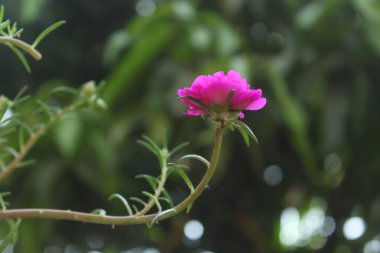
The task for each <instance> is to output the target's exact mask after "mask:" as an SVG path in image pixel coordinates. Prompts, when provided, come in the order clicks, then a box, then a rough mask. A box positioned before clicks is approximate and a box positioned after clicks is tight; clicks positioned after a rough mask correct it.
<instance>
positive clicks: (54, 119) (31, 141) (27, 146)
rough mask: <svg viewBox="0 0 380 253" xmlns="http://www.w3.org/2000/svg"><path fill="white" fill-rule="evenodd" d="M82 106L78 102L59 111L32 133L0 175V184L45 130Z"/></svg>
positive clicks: (80, 102) (81, 103) (81, 102)
mask: <svg viewBox="0 0 380 253" xmlns="http://www.w3.org/2000/svg"><path fill="white" fill-rule="evenodd" d="M83 104H84V102H83V101H78V102H77V103H74V104H72V105H70V106H68V107H66V108H64V109H62V110H59V111H58V112H57V113H56V114H55V115H54V116H53V117H51V118H50V119H49V121H48V122H47V123H46V124H44V125H42V126H40V127H39V128H38V129H37V130H36V131H34V132H33V133H32V134H31V135H30V137H29V139H28V141H27V142H26V143H25V145H24V146H23V147H22V148H21V150H20V152H19V153H18V155H17V156H16V157H15V158H14V159H13V160H12V161H11V162H10V163H9V164H8V166H7V167H6V168H5V170H3V171H2V172H1V173H0V182H1V181H2V180H3V179H4V178H6V177H7V176H8V175H9V174H10V173H12V172H13V171H14V169H16V167H17V165H18V164H19V163H20V162H21V161H22V160H23V159H24V158H25V156H26V155H27V154H28V153H29V151H30V150H31V149H32V147H33V146H34V145H35V144H36V143H37V142H38V141H39V140H40V139H41V137H42V136H43V135H44V134H45V132H46V130H47V129H49V128H50V127H51V126H52V125H53V124H54V123H56V122H57V121H58V120H60V119H61V118H62V116H63V115H65V114H66V113H68V112H72V111H74V110H76V109H77V108H78V107H80V106H82V105H83Z"/></svg>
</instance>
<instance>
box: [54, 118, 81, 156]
mask: <svg viewBox="0 0 380 253" xmlns="http://www.w3.org/2000/svg"><path fill="white" fill-rule="evenodd" d="M82 124H83V123H82V120H81V116H80V114H79V113H78V112H74V113H70V114H69V115H67V117H66V118H64V119H62V120H61V121H60V122H58V123H57V125H56V126H54V128H53V135H54V140H55V142H56V144H57V146H58V148H59V150H60V151H61V153H62V154H63V155H64V156H66V157H69V158H72V157H73V156H74V155H75V154H76V153H77V151H78V149H79V147H80V144H81V136H82V135H83V131H84V129H83V125H82Z"/></svg>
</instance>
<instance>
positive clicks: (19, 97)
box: [14, 85, 29, 104]
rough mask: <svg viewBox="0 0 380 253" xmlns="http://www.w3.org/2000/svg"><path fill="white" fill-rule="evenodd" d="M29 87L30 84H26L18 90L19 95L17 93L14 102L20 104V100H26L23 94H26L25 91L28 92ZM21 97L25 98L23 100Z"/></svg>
mask: <svg viewBox="0 0 380 253" xmlns="http://www.w3.org/2000/svg"><path fill="white" fill-rule="evenodd" d="M27 89H28V86H27V85H25V86H24V87H22V88H21V90H20V91H19V92H17V95H16V97H15V99H14V103H17V104H18V103H20V101H24V100H25V99H24V97H23V95H24V94H25V92H26V90H27ZM27 97H28V98H29V96H27ZM21 99H23V100H21Z"/></svg>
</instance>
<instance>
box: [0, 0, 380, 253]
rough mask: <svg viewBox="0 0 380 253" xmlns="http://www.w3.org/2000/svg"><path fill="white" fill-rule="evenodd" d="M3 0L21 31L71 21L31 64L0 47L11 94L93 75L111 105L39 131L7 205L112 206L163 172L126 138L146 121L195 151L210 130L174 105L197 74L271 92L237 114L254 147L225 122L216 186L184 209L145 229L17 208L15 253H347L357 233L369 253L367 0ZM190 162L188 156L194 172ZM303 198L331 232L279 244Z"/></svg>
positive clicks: (373, 179) (373, 56) (375, 52)
mask: <svg viewBox="0 0 380 253" xmlns="http://www.w3.org/2000/svg"><path fill="white" fill-rule="evenodd" d="M2 4H4V5H5V7H6V9H7V10H8V12H7V15H8V16H10V17H12V19H14V20H20V23H22V25H23V26H24V27H25V31H26V32H25V34H24V35H23V36H24V37H25V38H28V37H29V38H34V37H35V35H36V34H38V32H39V31H41V28H43V27H47V26H48V25H49V24H51V23H53V22H54V21H57V20H66V21H67V24H66V25H65V26H64V27H62V28H61V29H60V30H58V31H57V32H55V33H54V34H52V35H51V37H50V38H49V39H47V40H46V41H44V42H43V43H41V45H40V46H39V47H40V51H41V52H42V54H43V55H44V59H43V60H42V61H41V62H37V63H36V62H33V63H32V64H31V67H32V69H33V74H32V75H28V74H27V73H25V71H24V70H23V68H22V66H21V64H20V63H19V62H18V61H17V59H15V57H14V56H13V55H12V54H11V52H8V50H7V49H4V48H0V69H1V75H0V87H1V93H2V94H4V95H6V96H8V97H12V96H14V95H15V94H16V93H17V91H18V90H19V89H20V88H21V87H22V86H24V85H26V84H28V86H29V90H30V92H31V93H33V94H35V95H36V96H37V97H44V96H46V94H48V93H49V91H50V90H51V89H52V88H54V87H56V86H59V85H69V86H79V85H80V84H82V83H84V82H85V81H87V80H90V79H96V80H97V81H101V80H103V79H104V80H106V82H107V84H106V86H105V88H104V93H103V95H104V97H105V99H106V100H107V102H108V104H109V110H108V111H107V112H106V113H103V114H99V113H95V112H93V111H90V110H82V111H80V112H78V113H76V114H75V115H74V116H72V117H69V118H67V119H65V120H64V121H63V122H61V123H60V124H59V125H57V126H56V127H55V128H54V129H52V131H50V133H49V135H48V136H46V137H45V138H44V139H43V141H42V142H41V143H40V145H38V147H36V149H35V150H34V151H33V152H32V154H30V157H37V158H38V162H37V163H36V164H35V165H34V166H33V167H30V168H24V169H20V170H19V171H17V172H15V173H14V174H13V175H12V177H11V178H9V179H8V180H7V181H6V182H4V184H3V185H1V187H0V191H11V192H12V195H11V197H7V200H8V201H10V202H11V208H17V207H49V208H62V209H68V208H70V209H72V210H81V211H90V210H93V209H95V208H100V207H101V208H104V207H107V209H108V210H110V211H109V212H112V213H122V212H123V210H122V208H121V207H120V206H119V205H117V204H115V203H112V202H108V201H107V198H108V196H109V195H110V194H112V193H114V192H120V193H122V194H124V195H128V194H131V195H134V194H135V193H138V192H139V190H140V189H141V188H143V187H146V185H144V184H143V183H142V182H140V181H135V180H134V179H133V177H134V176H135V175H137V174H141V173H143V172H145V171H147V172H149V173H151V174H153V175H154V174H155V172H157V174H158V173H159V172H158V171H156V170H155V169H157V168H156V165H155V161H154V158H153V157H150V158H149V159H148V158H147V157H149V154H148V153H147V152H146V151H145V150H144V149H143V148H141V147H139V146H138V145H137V144H136V143H135V140H136V139H138V138H139V137H140V136H141V134H143V133H145V134H147V135H149V136H152V137H153V138H154V139H155V140H157V141H160V140H161V134H162V129H167V130H168V132H169V133H170V139H171V145H172V146H173V145H177V144H179V143H181V142H183V141H187V140H189V141H191V144H190V147H189V148H188V149H191V150H192V151H191V152H192V153H199V154H202V155H204V156H206V157H207V155H208V154H209V150H210V145H211V144H212V141H213V140H212V138H213V136H212V131H211V128H209V127H208V122H207V121H204V120H200V119H198V118H189V117H184V116H183V115H182V112H183V111H184V107H183V105H181V103H180V102H179V101H178V100H177V95H176V90H177V89H178V88H180V87H184V86H187V85H190V84H191V82H192V80H193V79H194V77H195V76H196V75H198V74H209V73H210V74H211V73H213V72H215V71H218V70H224V71H227V70H228V69H235V70H237V71H240V72H241V73H242V75H243V76H246V77H247V79H248V81H249V83H251V84H252V86H253V87H254V88H261V89H263V94H264V97H267V98H268V104H267V106H266V108H265V110H262V111H259V112H253V113H247V116H246V119H245V122H246V123H247V124H248V125H249V126H251V127H252V128H253V129H254V131H255V133H256V135H257V136H258V138H259V144H258V145H253V146H252V147H250V148H247V147H246V146H245V145H244V141H243V140H242V139H241V138H240V136H238V133H228V134H227V135H226V140H225V145H224V150H223V154H222V158H221V163H220V166H219V168H218V171H217V175H216V177H215V178H214V180H213V182H212V185H211V190H209V191H207V192H206V193H205V194H204V195H203V196H202V197H201V199H200V200H199V201H197V202H196V203H195V205H194V206H193V209H192V212H191V213H190V214H189V215H187V214H183V215H179V216H178V217H175V218H173V219H171V220H169V221H165V222H162V224H161V225H159V226H155V227H153V228H152V229H147V228H146V227H144V226H133V227H116V228H114V229H112V228H110V227H103V226H98V225H88V224H76V223H70V222H56V221H45V220H43V221H42V220H24V221H23V223H22V225H21V229H20V238H19V241H18V245H17V246H16V248H15V252H28V253H39V252H65V253H66V252H88V251H90V250H99V251H101V252H120V251H121V250H126V249H132V248H136V247H140V246H144V247H148V246H149V247H154V248H157V249H159V250H160V252H201V250H200V249H204V250H210V251H212V252H218V253H219V252H286V251H291V252H313V251H320V252H334V253H350V252H352V253H353V252H361V251H364V250H363V248H364V247H365V246H366V245H367V251H364V252H365V253H370V252H378V251H369V248H370V247H369V246H368V242H369V241H371V240H373V238H375V236H376V235H378V234H379V233H380V230H379V227H380V193H379V190H378V189H379V188H378V181H379V178H380V158H379V153H380V146H379V140H380V134H379V131H378V130H379V129H380V118H379V114H378V111H379V109H380V100H379V99H378V97H377V96H378V94H380V92H379V85H378V82H379V81H380V72H379V71H378V68H379V65H380V58H379V56H380V29H379V26H380V5H379V3H378V1H376V0H351V1H343V0H321V1H318V0H309V1H301V0H293V1H290V0H286V1H277V0H236V1H230V0H219V1H174V0H173V1H169V0H166V1H164V0H160V1H159V0H157V1H151V0H139V1H120V0H110V1H88V0H66V1H57V0H51V1H45V0H18V1H15V0H3V1H2ZM271 165H276V166H278V167H279V168H280V172H281V173H282V174H281V173H280V174H281V175H283V179H282V178H281V179H282V181H281V180H280V181H279V182H277V183H274V182H275V181H270V179H271V178H272V179H273V177H274V178H276V176H277V177H278V175H279V174H278V169H277V170H275V171H277V174H273V175H272V177H270V176H271V174H270V173H269V172H268V169H269V168H273V167H270V166H271ZM201 173H202V171H201V170H197V169H194V171H192V172H191V173H190V174H191V176H192V180H193V181H194V182H195V181H196V180H197V179H199V176H200V175H201ZM268 173H269V174H268ZM268 175H269V181H268ZM264 179H265V180H264ZM268 182H269V183H268ZM170 185H171V187H172V188H171V190H172V191H173V193H174V194H175V195H174V196H175V198H177V199H181V198H182V197H184V196H185V194H186V185H185V184H183V183H182V182H181V181H180V179H178V182H177V181H175V180H174V181H172V182H171V184H170ZM316 200H317V203H319V204H317V205H316V204H315V203H316V202H315V201H316ZM313 203H314V204H313ZM321 203H322V204H321ZM313 205H314V206H315V205H316V206H318V208H319V209H318V210H321V209H323V210H324V212H325V215H326V216H329V217H332V218H333V219H334V221H335V230H333V233H332V234H331V235H328V236H323V235H321V234H313V235H311V236H309V237H307V236H305V233H306V232H304V234H302V233H301V232H302V231H301V232H299V231H298V232H297V233H299V235H298V237H300V236H301V237H302V235H304V236H305V238H303V241H302V240H298V241H297V238H296V239H294V238H291V240H293V244H292V243H290V242H291V241H288V242H286V241H285V242H284V241H283V239H281V236H280V234H281V229H283V228H282V226H283V224H282V223H281V215H282V214H284V210H293V211H294V209H286V208H288V207H295V208H297V210H298V212H299V213H300V215H301V217H306V214H307V213H308V211H310V210H311V209H312V207H313ZM293 213H294V212H293ZM303 214H305V215H304V216H302V215H303ZM351 216H360V217H362V218H363V219H364V220H365V223H366V230H365V233H364V235H363V236H361V237H360V238H358V239H357V240H347V239H346V237H345V235H344V233H343V225H344V223H345V221H346V220H347V219H348V218H349V217H351ZM190 219H197V220H199V221H201V223H202V224H203V225H204V228H205V232H204V235H203V237H202V239H201V240H200V241H197V242H192V243H189V242H188V241H186V240H184V235H183V225H184V224H185V223H186V221H188V220H190ZM294 228H295V229H296V230H297V229H298V228H299V227H297V226H295V227H294ZM0 232H1V233H2V234H3V232H4V231H0ZM4 233H5V232H4ZM298 239H299V238H298ZM287 243H288V244H287ZM68 245H69V246H68ZM74 245H76V246H74ZM286 245H288V246H286ZM70 247H71V248H70ZM64 249H66V250H64ZM75 249H78V250H80V251H75ZM70 250H71V251H70ZM133 252H143V250H141V251H138V250H135V251H133Z"/></svg>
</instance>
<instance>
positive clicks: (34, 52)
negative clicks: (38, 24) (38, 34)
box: [0, 36, 42, 61]
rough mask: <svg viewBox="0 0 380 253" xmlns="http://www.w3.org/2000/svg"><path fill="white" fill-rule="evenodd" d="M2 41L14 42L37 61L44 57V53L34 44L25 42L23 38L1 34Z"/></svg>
mask: <svg viewBox="0 0 380 253" xmlns="http://www.w3.org/2000/svg"><path fill="white" fill-rule="evenodd" d="M0 43H3V44H5V45H7V44H12V45H14V46H16V47H18V48H21V49H22V50H24V51H25V52H27V53H28V54H30V56H32V57H33V58H34V59H36V60H37V61H38V60H41V59H42V55H41V54H40V52H38V51H37V50H36V49H35V48H34V47H33V46H31V45H29V44H28V43H25V42H23V41H22V40H18V39H15V38H12V37H8V36H0Z"/></svg>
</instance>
